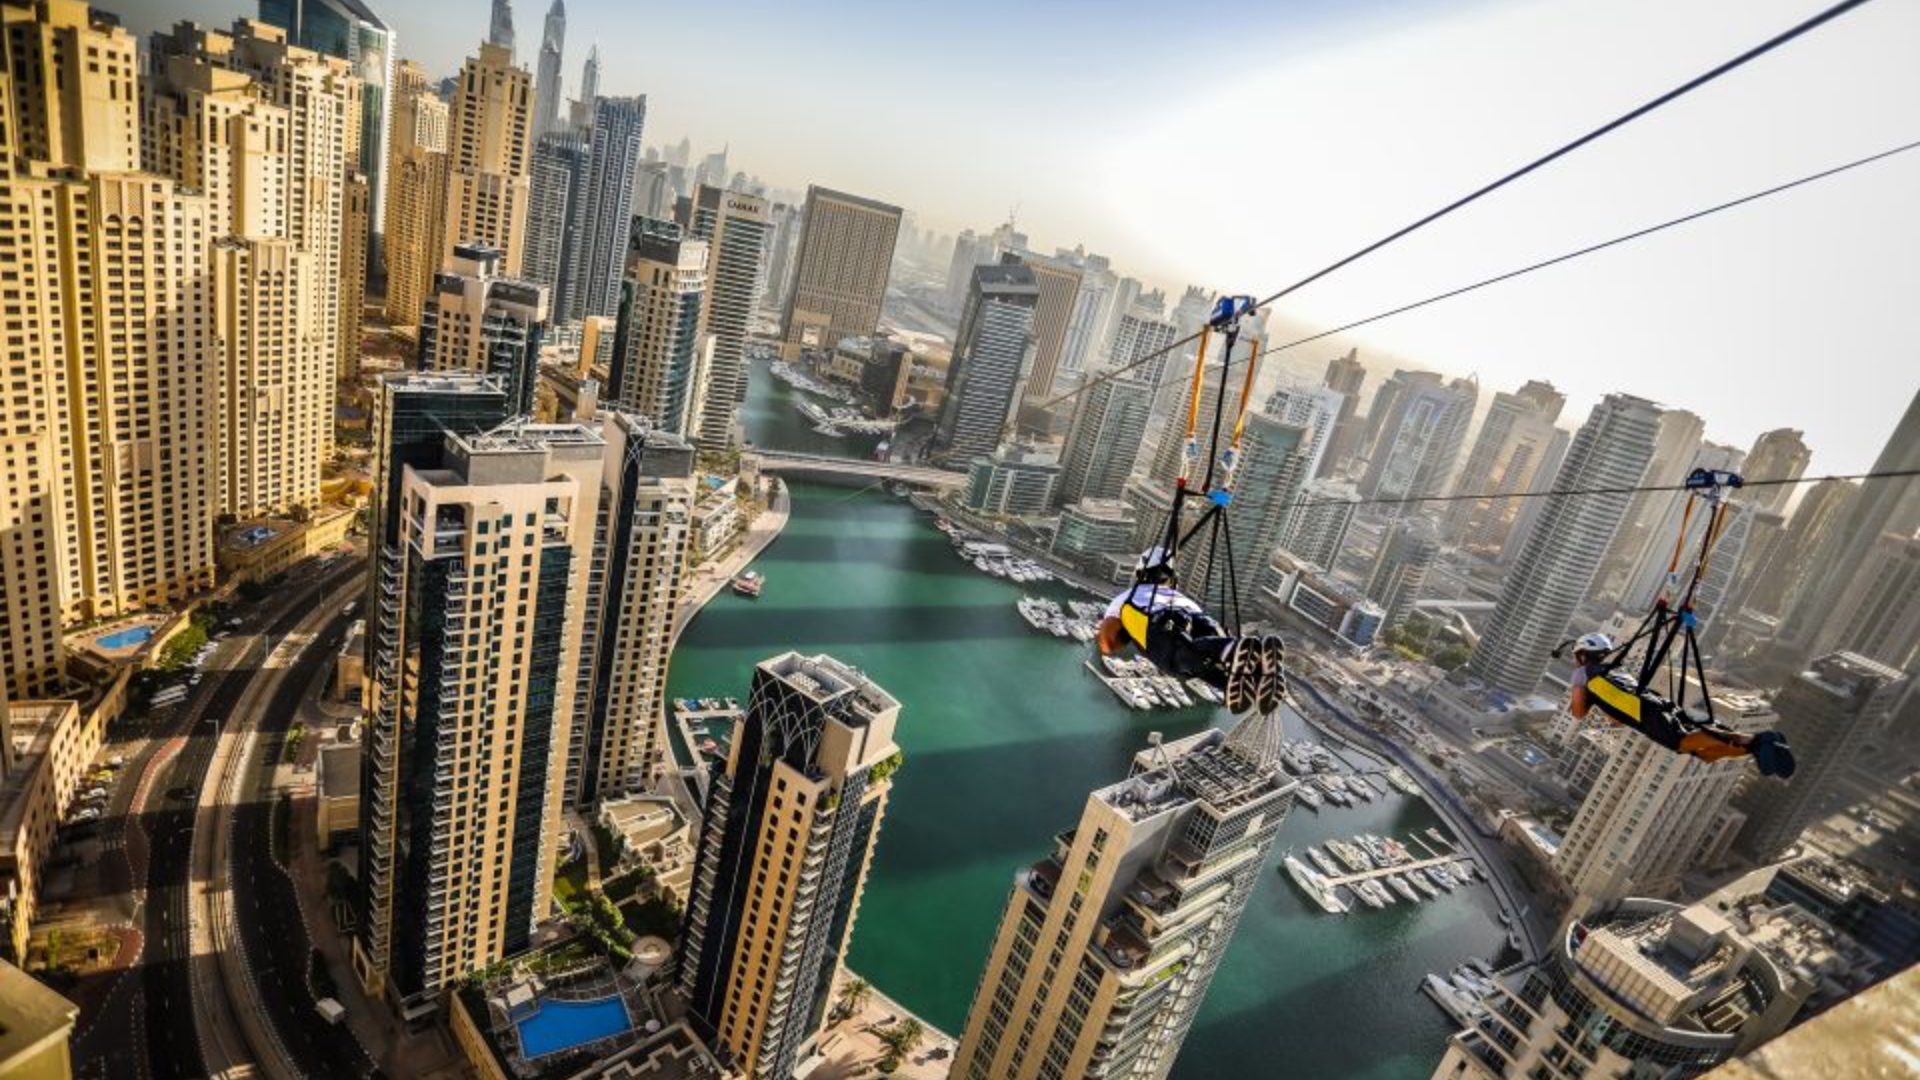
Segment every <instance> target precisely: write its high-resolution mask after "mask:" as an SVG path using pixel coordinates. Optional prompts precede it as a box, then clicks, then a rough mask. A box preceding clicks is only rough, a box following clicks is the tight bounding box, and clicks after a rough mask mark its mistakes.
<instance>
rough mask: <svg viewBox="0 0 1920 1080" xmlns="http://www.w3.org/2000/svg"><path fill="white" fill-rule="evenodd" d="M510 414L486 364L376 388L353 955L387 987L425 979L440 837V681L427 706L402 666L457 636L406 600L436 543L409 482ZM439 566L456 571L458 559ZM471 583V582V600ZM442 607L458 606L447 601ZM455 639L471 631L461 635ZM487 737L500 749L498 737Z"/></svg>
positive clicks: (360, 971)
mask: <svg viewBox="0 0 1920 1080" xmlns="http://www.w3.org/2000/svg"><path fill="white" fill-rule="evenodd" d="M507 415H508V408H507V399H506V393H505V391H504V389H503V388H502V387H501V385H500V384H499V382H498V381H497V380H493V379H489V378H487V377H484V376H480V375H468V374H448V375H399V376H394V375H389V376H386V377H384V378H382V379H381V381H380V386H379V390H378V392H377V393H376V395H375V398H374V416H373V423H372V428H373V441H374V453H373V469H374V483H373V490H372V493H371V498H370V499H369V511H370V513H369V525H368V534H369V548H370V551H371V557H372V563H373V572H372V575H371V577H370V580H369V581H368V588H367V597H368V603H367V622H368V633H367V713H366V720H365V727H364V728H363V731H362V735H361V766H360V768H361V791H362V792H364V793H365V797H364V798H363V799H362V800H361V804H360V833H361V838H362V843H363V844H364V845H365V847H364V853H363V855H362V858H361V868H360V894H359V920H358V922H359V930H358V931H357V933H356V935H355V938H354V946H353V961H354V970H355V973H356V974H357V975H359V977H360V978H361V979H362V981H363V982H365V983H367V984H368V985H369V986H372V987H377V988H381V989H383V990H385V989H387V988H393V990H394V991H395V994H396V996H404V995H407V994H412V993H416V992H418V991H420V990H422V989H424V987H425V985H426V981H427V972H426V965H425V962H424V960H425V958H424V955H423V951H422V949H421V940H420V937H421V935H422V933H423V930H424V926H425V923H426V921H427V916H428V913H427V912H425V911H422V910H419V909H420V908H421V907H423V906H424V904H425V902H426V899H427V897H426V895H425V884H424V883H425V881H426V874H425V873H423V871H424V869H425V868H426V866H427V865H428V859H429V855H430V853H431V852H432V850H433V849H434V848H436V847H439V848H444V844H434V843H433V842H432V841H433V839H434V835H433V834H434V832H435V822H434V816H435V807H434V802H435V798H436V793H435V791H434V787H435V782H436V781H435V775H434V774H435V772H436V771H437V767H436V766H437V762H438V761H439V758H440V748H439V746H438V739H437V738H436V735H437V731H436V726H435V725H436V723H437V720H438V715H439V709H438V708H437V707H435V706H437V705H438V701H437V697H438V694H439V691H440V689H441V688H440V686H439V685H438V682H437V681H436V684H435V685H434V686H433V687H431V688H427V689H430V690H431V691H432V694H433V697H434V698H435V699H436V700H430V701H429V702H428V703H427V705H428V707H427V708H425V709H422V708H421V706H420V703H419V702H418V701H417V700H415V699H413V697H412V696H411V695H408V694H406V693H404V692H403V691H402V681H401V680H402V672H403V671H407V670H410V669H411V666H412V664H413V663H414V661H416V660H418V659H420V658H422V657H425V656H429V655H432V656H434V657H435V658H436V659H439V658H440V656H439V654H440V653H441V652H442V651H443V650H444V647H445V645H446V638H447V637H448V636H450V635H440V640H438V641H436V640H435V635H433V634H431V633H428V632H426V629H427V628H426V627H424V626H422V625H420V623H421V621H422V620H420V619H419V618H418V617H417V616H416V615H415V614H414V613H412V612H409V611H408V610H407V606H406V605H405V604H403V603H402V601H401V597H402V595H403V593H402V591H401V583H402V582H406V581H410V580H411V581H412V582H413V584H414V586H415V588H416V589H419V588H420V585H421V584H423V583H422V582H421V581H420V579H419V577H418V575H419V574H421V573H422V572H423V570H424V565H423V564H424V563H425V561H426V557H427V556H428V555H429V554H430V553H432V552H433V551H434V548H435V546H436V545H435V543H434V542H433V540H432V539H431V538H430V537H429V538H424V542H416V540H415V539H414V538H413V537H412V536H411V535H410V534H411V533H412V532H413V531H414V530H417V529H418V525H417V524H413V523H410V522H409V519H410V518H413V517H414V515H412V514H410V513H407V512H406V510H407V488H408V485H410V484H413V483H415V482H416V478H417V477H418V476H420V475H421V474H428V475H433V474H437V473H438V471H439V470H440V469H441V468H442V467H443V466H444V465H445V464H446V462H447V459H448V456H449V455H448V448H447V442H446V440H447V438H448V437H449V436H450V435H451V436H471V435H474V434H477V433H479V432H482V431H486V430H490V429H492V428H493V427H494V426H495V425H496V424H499V423H501V422H502V421H504V420H505V419H506V417H507ZM416 520H417V519H416ZM436 520H437V515H436ZM463 531H464V530H463ZM449 532H452V530H449ZM449 539H452V537H451V536H450V537H449ZM450 546H451V545H450ZM439 569H440V570H441V572H442V573H443V574H445V575H446V577H448V578H451V576H452V575H451V570H452V567H451V566H450V565H442V566H441V567H439ZM464 584H465V583H464V581H463V582H462V585H463V586H464ZM488 584H491V582H489V583H488ZM449 585H450V581H446V580H443V581H442V588H443V589H446V588H447V587H448V586H449ZM417 595H418V597H419V598H420V599H421V600H423V601H424V600H425V599H426V597H427V594H426V592H425V591H424V590H420V591H419V592H418V594H417ZM465 595H466V594H465V590H464V588H463V589H462V591H461V599H462V600H463V601H464V599H465ZM445 614H448V615H452V614H454V612H453V611H452V610H451V609H450V605H449V610H447V611H446V612H445ZM461 614H462V615H464V613H461ZM453 640H454V641H455V642H456V643H458V644H464V643H465V641H466V639H465V637H464V636H457V637H453ZM436 670H437V668H436ZM457 670H463V669H457ZM457 700H458V699H456V701H457ZM449 711H452V710H449ZM416 720H418V721H424V722H425V723H424V724H419V723H415V721H416ZM454 734H455V733H454V731H453V730H451V729H450V730H449V736H450V740H449V742H450V745H448V746H447V747H446V748H445V750H446V756H447V759H448V761H449V764H451V763H452V762H453V761H455V760H459V757H461V756H464V757H467V758H468V759H471V758H472V757H473V750H474V749H475V747H474V746H473V744H472V742H471V741H470V742H469V743H468V745H467V746H466V748H465V749H466V751H467V753H466V754H465V755H459V756H456V753H455V751H456V750H458V749H461V748H460V746H459V744H458V743H457V742H455V741H453V738H451V737H452V736H454ZM482 745H483V746H484V747H485V748H486V749H488V750H489V751H490V753H489V754H488V756H489V757H491V756H493V755H492V753H491V751H493V750H494V749H495V748H494V747H492V746H490V745H486V744H484V743H483V744H482ZM409 894H411V895H410V896H409ZM409 902H410V905H411V907H412V908H413V910H412V911H410V912H407V914H408V915H410V916H411V917H408V918H403V917H401V912H400V910H399V909H400V906H401V905H402V904H403V903H409ZM396 924H400V925H396ZM403 957H404V960H403ZM403 963H404V965H405V966H406V967H407V968H408V969H409V972H408V974H406V975H404V976H403V975H402V973H401V972H400V971H399V970H396V968H397V967H398V966H400V965H402V964H403Z"/></svg>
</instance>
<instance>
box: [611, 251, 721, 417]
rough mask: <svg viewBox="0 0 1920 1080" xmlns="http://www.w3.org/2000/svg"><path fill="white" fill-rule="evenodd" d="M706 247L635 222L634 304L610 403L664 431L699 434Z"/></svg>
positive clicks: (626, 310) (630, 271) (627, 314)
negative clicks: (697, 381) (698, 384)
mask: <svg viewBox="0 0 1920 1080" xmlns="http://www.w3.org/2000/svg"><path fill="white" fill-rule="evenodd" d="M707 253H708V248H707V243H706V241H704V240H690V239H687V238H686V236H685V234H684V232H683V230H682V229H681V228H680V226H678V225H676V224H674V223H673V222H671V221H660V220H657V219H654V218H640V217H637V218H635V219H634V225H633V235H632V237H631V239H630V241H629V243H628V245H627V270H626V289H627V294H628V302H627V304H626V305H625V306H624V307H623V308H622V309H621V310H622V312H623V314H624V318H625V331H624V336H622V335H621V334H619V333H616V334H615V335H614V337H615V339H616V340H618V341H621V342H622V343H623V344H624V345H625V349H624V351H623V352H622V353H621V355H618V356H615V357H613V358H612V362H611V365H610V368H609V370H608V373H607V396H608V397H609V398H611V399H612V400H614V401H618V402H620V403H621V404H623V405H625V406H627V407H628V408H630V409H634V410H636V411H638V412H639V413H640V414H641V415H643V416H649V417H652V418H653V421H654V422H655V423H656V424H658V425H659V426H660V427H661V428H663V429H665V430H667V431H672V432H677V433H679V434H681V435H687V436H692V435H694V434H697V433H698V431H697V421H698V416H697V414H696V412H695V410H694V408H693V404H694V391H695V380H694V377H695V374H696V372H697V369H698V367H699V363H700V349H701V340H700V339H701V335H702V334H703V333H704V329H705V322H704V319H705V309H706V300H707Z"/></svg>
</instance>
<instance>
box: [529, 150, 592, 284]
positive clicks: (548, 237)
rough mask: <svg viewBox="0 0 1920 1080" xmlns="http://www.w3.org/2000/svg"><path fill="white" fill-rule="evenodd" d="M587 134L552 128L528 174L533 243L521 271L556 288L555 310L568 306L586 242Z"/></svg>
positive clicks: (531, 278)
mask: <svg viewBox="0 0 1920 1080" xmlns="http://www.w3.org/2000/svg"><path fill="white" fill-rule="evenodd" d="M587 148H588V143H587V136H586V133H585V132H580V131H575V130H573V129H571V128H562V129H560V130H558V131H549V132H547V133H546V134H545V135H542V136H540V138H539V139H537V140H535V142H534V144H533V163H532V165H530V166H529V168H528V173H527V244H526V254H525V256H524V257H523V258H522V259H521V261H520V275H521V277H523V278H525V279H526V280H528V281H531V282H533V283H534V284H535V285H545V286H546V287H547V288H548V289H550V290H552V293H553V303H554V310H555V311H556V312H562V311H565V310H566V300H567V290H568V289H569V288H571V287H573V285H574V282H573V277H572V275H571V274H570V273H569V271H570V269H571V268H572V266H573V262H574V253H575V251H576V250H577V249H578V248H579V246H580V233H581V217H582V214H583V211H584V209H585V207H586V202H587V172H588V170H587V162H588V160H589V156H588V152H587Z"/></svg>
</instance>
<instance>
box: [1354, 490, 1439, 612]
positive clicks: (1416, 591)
mask: <svg viewBox="0 0 1920 1080" xmlns="http://www.w3.org/2000/svg"><path fill="white" fill-rule="evenodd" d="M1439 557H1440V534H1439V530H1438V529H1436V528H1435V527H1434V524H1433V520H1432V519H1431V518H1428V517H1427V516H1425V515H1408V516H1406V517H1402V518H1398V519H1396V520H1395V521H1393V522H1392V523H1391V524H1389V525H1388V526H1387V531H1386V534H1385V535H1384V536H1382V537H1381V538H1380V551H1379V554H1378V555H1377V556H1376V557H1375V558H1374V560H1373V572H1372V573H1370V574H1368V575H1367V589H1366V592H1367V599H1369V600H1371V601H1373V602H1374V603H1376V604H1379V605H1380V610H1381V611H1383V612H1385V615H1383V616H1382V618H1381V620H1380V626H1381V629H1383V630H1387V629H1391V628H1393V627H1395V626H1398V625H1400V622H1401V620H1403V619H1405V618H1406V617H1407V614H1408V612H1411V611H1412V610H1413V604H1414V601H1416V600H1418V599H1420V591H1421V589H1423V588H1425V587H1426V583H1427V571H1429V570H1431V569H1433V564H1434V561H1435V560H1436V559H1438V558H1439Z"/></svg>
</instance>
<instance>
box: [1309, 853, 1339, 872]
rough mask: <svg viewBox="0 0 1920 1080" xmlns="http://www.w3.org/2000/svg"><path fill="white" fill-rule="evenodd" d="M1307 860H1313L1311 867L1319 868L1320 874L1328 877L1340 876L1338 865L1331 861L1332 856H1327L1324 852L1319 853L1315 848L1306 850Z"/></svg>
mask: <svg viewBox="0 0 1920 1080" xmlns="http://www.w3.org/2000/svg"><path fill="white" fill-rule="evenodd" d="M1307 858H1309V859H1312V860H1313V865H1315V866H1317V867H1319V868H1320V872H1321V873H1322V874H1325V875H1326V876H1328V877H1340V876H1341V874H1340V866H1339V864H1338V863H1335V862H1334V861H1333V856H1331V855H1328V854H1327V853H1326V852H1324V851H1321V850H1320V849H1319V848H1317V847H1309V848H1307Z"/></svg>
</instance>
